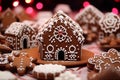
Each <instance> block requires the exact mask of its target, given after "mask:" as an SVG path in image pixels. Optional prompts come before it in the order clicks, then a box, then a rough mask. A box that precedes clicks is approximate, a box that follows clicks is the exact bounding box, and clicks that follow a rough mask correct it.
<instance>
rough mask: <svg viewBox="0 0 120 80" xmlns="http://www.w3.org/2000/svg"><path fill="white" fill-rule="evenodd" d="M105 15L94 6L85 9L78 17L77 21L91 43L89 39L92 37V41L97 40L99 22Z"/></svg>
mask: <svg viewBox="0 0 120 80" xmlns="http://www.w3.org/2000/svg"><path fill="white" fill-rule="evenodd" d="M102 16H103V13H102V12H101V11H99V10H98V9H97V8H95V7H94V6H93V5H89V6H87V7H85V8H84V9H83V10H82V11H80V12H79V13H78V14H77V15H76V16H75V20H76V21H77V22H78V23H79V25H80V26H81V27H82V29H83V31H84V35H85V39H86V40H87V41H89V40H90V41H91V39H90V38H89V37H92V41H93V40H95V39H97V38H96V36H95V35H96V34H97V32H98V28H99V26H100V25H99V21H100V19H101V18H102Z"/></svg>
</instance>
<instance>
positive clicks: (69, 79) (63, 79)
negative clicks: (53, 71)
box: [55, 71, 81, 80]
mask: <svg viewBox="0 0 120 80" xmlns="http://www.w3.org/2000/svg"><path fill="white" fill-rule="evenodd" d="M55 80H81V78H78V77H77V75H75V74H73V73H72V72H70V71H65V72H64V73H61V74H60V76H59V77H56V78H55Z"/></svg>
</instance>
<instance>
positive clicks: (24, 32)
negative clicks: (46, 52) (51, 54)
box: [5, 22, 37, 50]
mask: <svg viewBox="0 0 120 80" xmlns="http://www.w3.org/2000/svg"><path fill="white" fill-rule="evenodd" d="M36 34H37V32H36V31H35V30H34V29H33V28H32V27H30V26H28V25H26V24H24V23H20V22H14V23H12V24H11V25H10V26H9V28H7V30H6V31H5V35H6V40H7V41H8V42H10V45H11V46H12V49H14V50H20V49H26V48H31V47H36V46H37V41H36V39H35V37H36Z"/></svg>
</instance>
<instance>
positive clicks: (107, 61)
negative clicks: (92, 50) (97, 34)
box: [87, 49, 120, 80]
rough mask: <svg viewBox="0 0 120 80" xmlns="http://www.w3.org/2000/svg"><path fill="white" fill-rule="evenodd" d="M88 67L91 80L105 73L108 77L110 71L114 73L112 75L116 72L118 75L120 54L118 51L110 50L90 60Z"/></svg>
mask: <svg viewBox="0 0 120 80" xmlns="http://www.w3.org/2000/svg"><path fill="white" fill-rule="evenodd" d="M87 67H88V69H89V71H90V73H89V74H88V78H89V79H90V80H91V78H94V77H95V76H97V75H101V74H103V73H104V72H105V75H107V74H108V71H112V73H113V72H114V73H116V74H117V73H120V52H118V51H117V50H116V49H110V50H109V51H108V52H103V53H102V54H101V55H95V56H94V57H93V58H89V59H88V66H87ZM111 69H112V70H111ZM112 73H110V74H112ZM119 77H120V76H119ZM100 80H101V79H100Z"/></svg>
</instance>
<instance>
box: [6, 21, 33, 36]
mask: <svg viewBox="0 0 120 80" xmlns="http://www.w3.org/2000/svg"><path fill="white" fill-rule="evenodd" d="M27 27H29V26H28V25H26V24H24V23H21V22H13V23H12V24H11V25H10V26H9V27H8V28H7V30H6V31H5V34H10V35H15V36H17V35H18V34H19V33H20V34H21V33H22V31H23V29H24V28H27ZM30 28H31V29H32V30H33V31H34V29H33V28H32V27H30Z"/></svg>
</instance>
